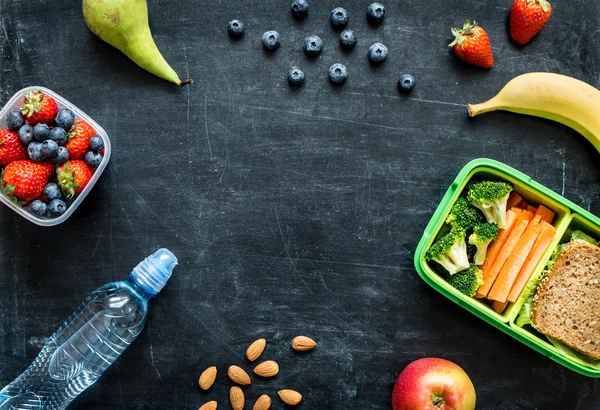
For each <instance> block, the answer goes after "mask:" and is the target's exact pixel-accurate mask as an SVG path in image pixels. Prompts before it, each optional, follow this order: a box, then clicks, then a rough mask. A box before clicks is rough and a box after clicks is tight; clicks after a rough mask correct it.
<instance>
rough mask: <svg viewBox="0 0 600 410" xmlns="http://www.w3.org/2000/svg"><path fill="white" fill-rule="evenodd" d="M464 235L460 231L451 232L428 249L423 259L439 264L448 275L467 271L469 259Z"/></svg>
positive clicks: (463, 232)
mask: <svg viewBox="0 0 600 410" xmlns="http://www.w3.org/2000/svg"><path fill="white" fill-rule="evenodd" d="M465 235H466V234H465V231H463V230H462V229H453V230H451V231H450V233H448V234H446V235H444V236H442V237H441V238H440V239H438V241H437V242H436V243H434V244H433V245H432V246H431V248H429V250H428V251H427V253H426V254H425V259H427V260H428V261H434V262H437V263H439V264H440V265H442V266H443V267H444V269H446V270H447V271H448V273H450V275H454V274H455V273H456V272H460V271H462V270H465V269H467V268H468V267H469V257H468V256H467V242H466V241H465Z"/></svg>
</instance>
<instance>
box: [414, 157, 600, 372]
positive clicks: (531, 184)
mask: <svg viewBox="0 0 600 410" xmlns="http://www.w3.org/2000/svg"><path fill="white" fill-rule="evenodd" d="M474 177H475V178H485V179H492V180H504V181H508V182H510V183H512V184H513V185H514V190H515V191H516V192H517V193H518V194H519V195H521V196H522V197H523V199H524V200H525V201H527V202H529V203H531V204H532V205H537V204H542V205H544V206H545V207H547V208H549V209H551V210H552V211H554V212H556V217H555V220H554V227H555V228H556V231H557V233H556V237H555V238H554V240H553V242H552V244H551V245H550V246H549V247H548V249H547V250H546V252H545V253H544V256H543V257H542V259H541V261H540V262H539V264H538V266H536V268H535V270H534V273H533V275H532V277H534V276H535V275H536V274H537V273H538V272H540V271H541V270H542V269H543V268H544V266H545V265H546V263H547V262H548V259H549V258H550V256H551V255H552V252H553V251H554V249H555V248H556V246H557V245H558V244H560V243H562V242H566V241H568V240H569V238H570V233H571V232H572V231H574V230H581V231H583V232H585V233H586V234H588V235H590V236H592V237H594V238H595V239H600V219H599V218H597V217H595V216H594V215H592V214H591V213H589V212H588V211H586V210H584V209H582V208H581V207H579V206H577V205H575V204H574V203H572V202H571V201H569V200H568V199H565V198H563V197H562V196H560V195H558V194H557V193H555V192H553V191H551V190H550V189H548V188H546V187H545V186H543V185H541V184H539V183H537V182H536V181H534V180H533V179H531V178H530V177H528V176H527V175H525V174H523V173H522V172H519V171H517V170H516V169H513V168H511V167H509V166H508V165H505V164H502V163H501V162H498V161H494V160H491V159H486V158H480V159H476V160H474V161H471V162H469V163H468V164H467V165H465V167H464V168H463V169H462V170H461V171H460V173H459V174H458V176H457V177H456V179H455V180H454V182H453V183H452V185H450V188H449V189H448V191H447V192H446V194H445V195H444V197H443V198H442V201H441V202H440V204H439V206H438V208H437V209H436V211H435V213H434V214H433V216H432V218H431V220H430V221H429V223H428V224H427V227H426V228H425V233H424V234H423V237H422V238H421V240H420V242H419V245H418V246H417V250H416V252H415V267H416V269H417V272H419V275H420V276H421V278H423V280H424V281H425V282H427V283H428V284H429V285H430V286H431V287H433V288H434V289H436V290H437V291H438V292H440V293H441V294H442V295H444V296H446V297H447V298H448V299H450V300H452V301H453V302H455V303H457V304H459V305H460V306H462V307H464V308H465V309H467V310H469V311H470V312H471V313H473V314H475V315H476V316H478V317H479V318H481V319H483V320H485V321H486V322H488V323H490V324H492V325H494V326H495V327H497V328H498V329H500V330H502V331H503V332H505V333H507V334H509V335H511V336H512V337H514V338H515V339H517V340H519V341H521V342H522V343H525V344H526V345H528V346H529V347H531V348H533V349H535V350H537V351H538V352H540V353H542V354H543V355H545V356H548V357H549V358H551V359H552V360H554V361H555V362H558V363H560V364H562V365H563V366H565V367H567V368H569V369H571V370H573V371H575V372H577V373H580V374H583V375H585V376H589V377H595V378H600V370H599V369H594V368H592V367H590V366H588V365H587V364H586V363H585V362H584V361H582V360H581V359H579V358H578V357H575V356H571V355H563V354H562V353H560V352H559V351H558V350H557V349H556V348H555V347H554V345H552V344H551V343H550V342H549V341H548V340H547V339H546V337H545V336H544V335H542V334H540V333H538V332H536V331H535V330H534V329H533V328H532V327H531V326H530V325H525V326H524V327H523V328H521V327H519V326H517V325H516V323H515V320H516V318H517V315H518V313H519V310H520V309H521V307H522V306H523V304H524V303H525V297H524V295H521V296H520V297H519V298H518V299H517V301H516V302H515V303H511V304H509V305H508V307H507V308H506V310H505V311H504V312H503V313H502V314H498V313H496V312H495V311H494V310H493V309H492V307H491V305H488V304H486V303H485V302H483V301H481V300H479V299H475V298H470V297H468V296H465V295H463V294H462V293H460V292H458V291H457V290H456V289H454V288H453V287H452V286H450V285H449V284H448V283H447V282H446V280H445V279H444V278H443V277H441V276H440V275H438V274H437V273H436V272H435V270H434V269H432V267H431V266H429V263H428V262H427V261H426V260H425V252H426V251H427V249H429V247H430V246H431V244H432V243H433V241H434V240H435V239H436V238H437V236H438V235H439V234H440V231H441V229H442V227H443V226H444V221H445V220H446V217H447V216H448V214H449V212H450V208H451V207H452V205H453V204H454V202H455V201H456V199H457V198H458V197H459V196H460V195H461V193H462V192H463V190H464V189H465V187H466V186H467V184H468V183H469V181H470V180H471V179H472V178H474Z"/></svg>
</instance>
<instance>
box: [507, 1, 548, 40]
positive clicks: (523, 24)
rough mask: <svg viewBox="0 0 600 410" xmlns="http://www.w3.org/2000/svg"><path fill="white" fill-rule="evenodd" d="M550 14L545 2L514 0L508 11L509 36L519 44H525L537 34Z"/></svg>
mask: <svg viewBox="0 0 600 410" xmlns="http://www.w3.org/2000/svg"><path fill="white" fill-rule="evenodd" d="M551 14H552V6H551V5H550V3H548V2H547V1H546V0H515V1H514V3H513V5H512V8H511V9H510V36H511V38H512V39H513V40H515V41H516V42H517V43H519V44H527V43H528V42H529V40H531V39H532V38H533V37H534V36H535V35H536V34H538V33H539V32H540V31H542V29H543V28H544V26H545V25H546V23H547V22H548V20H550V15H551Z"/></svg>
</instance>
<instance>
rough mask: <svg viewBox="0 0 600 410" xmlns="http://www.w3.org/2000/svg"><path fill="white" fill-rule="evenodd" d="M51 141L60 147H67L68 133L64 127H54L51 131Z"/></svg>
mask: <svg viewBox="0 0 600 410" xmlns="http://www.w3.org/2000/svg"><path fill="white" fill-rule="evenodd" d="M50 139H51V140H52V141H54V142H56V143H57V144H58V145H65V143H66V142H67V132H66V131H65V129H64V128H62V127H54V128H52V129H51V130H50Z"/></svg>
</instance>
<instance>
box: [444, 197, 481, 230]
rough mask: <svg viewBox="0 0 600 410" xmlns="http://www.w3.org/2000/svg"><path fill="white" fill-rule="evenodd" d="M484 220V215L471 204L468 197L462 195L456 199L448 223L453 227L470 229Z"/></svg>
mask: <svg viewBox="0 0 600 410" xmlns="http://www.w3.org/2000/svg"><path fill="white" fill-rule="evenodd" d="M481 222H483V215H481V213H480V212H479V211H478V210H477V209H475V208H474V207H472V206H471V204H470V203H469V200H468V199H467V198H464V197H461V198H458V199H457V200H456V203H455V204H454V205H453V206H452V209H451V210H450V214H449V215H448V218H446V223H447V224H448V225H450V226H452V228H458V229H462V230H464V231H468V230H469V229H471V228H473V227H474V226H475V225H476V224H478V223H481Z"/></svg>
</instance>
